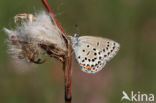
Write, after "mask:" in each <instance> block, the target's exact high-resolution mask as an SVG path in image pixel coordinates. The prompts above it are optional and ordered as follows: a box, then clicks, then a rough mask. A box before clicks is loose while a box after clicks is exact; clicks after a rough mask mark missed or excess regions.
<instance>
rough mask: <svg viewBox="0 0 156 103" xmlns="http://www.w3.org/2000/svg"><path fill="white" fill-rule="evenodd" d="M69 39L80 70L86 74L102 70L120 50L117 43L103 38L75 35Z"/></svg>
mask: <svg viewBox="0 0 156 103" xmlns="http://www.w3.org/2000/svg"><path fill="white" fill-rule="evenodd" d="M70 38H71V42H72V48H73V51H74V53H75V57H76V60H77V62H78V63H79V64H80V67H81V70H82V71H83V72H86V73H96V72H99V71H100V70H102V69H103V68H104V66H105V65H106V63H107V62H108V61H110V60H111V59H112V58H113V57H114V56H115V55H116V54H117V52H118V51H119V49H120V44H119V43H117V42H115V41H113V40H110V39H107V38H103V37H95V36H79V35H78V34H75V35H74V36H73V37H70Z"/></svg>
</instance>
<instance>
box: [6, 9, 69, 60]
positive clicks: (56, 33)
mask: <svg viewBox="0 0 156 103" xmlns="http://www.w3.org/2000/svg"><path fill="white" fill-rule="evenodd" d="M35 16H36V18H35V20H34V21H31V20H30V21H31V22H30V21H27V20H25V21H21V25H19V26H17V27H16V29H15V30H9V29H7V28H4V32H5V33H6V34H7V35H8V37H9V39H8V47H9V50H8V51H9V53H10V54H12V55H13V57H14V58H15V59H16V58H17V59H25V60H27V61H30V58H31V57H40V55H42V54H44V53H45V51H43V50H42V48H41V46H40V44H44V45H46V46H51V45H52V46H54V47H55V48H56V49H57V50H61V51H66V50H67V47H66V44H65V41H64V39H63V37H62V35H61V33H62V32H61V31H60V30H59V28H58V27H57V26H56V25H55V23H54V22H53V21H52V20H51V18H50V16H49V15H48V14H47V13H45V12H44V11H42V12H40V13H38V14H36V15H35ZM28 19H31V18H28Z"/></svg>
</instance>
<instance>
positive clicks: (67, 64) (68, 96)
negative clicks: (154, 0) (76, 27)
mask: <svg viewBox="0 0 156 103" xmlns="http://www.w3.org/2000/svg"><path fill="white" fill-rule="evenodd" d="M41 1H42V4H43V5H44V7H45V8H46V10H47V11H48V12H49V15H50V16H51V19H52V20H53V21H54V23H55V24H56V25H57V26H58V28H59V29H60V31H61V32H62V36H63V37H64V40H65V42H66V46H67V48H68V50H67V56H66V55H65V56H64V62H63V70H64V79H65V103H71V100H72V90H71V78H72V48H71V42H70V40H69V38H68V37H67V35H66V33H65V31H64V30H63V28H62V26H61V25H60V23H59V21H58V20H57V18H56V17H55V14H54V13H53V11H52V9H51V8H50V6H49V5H48V3H47V1H46V0H41Z"/></svg>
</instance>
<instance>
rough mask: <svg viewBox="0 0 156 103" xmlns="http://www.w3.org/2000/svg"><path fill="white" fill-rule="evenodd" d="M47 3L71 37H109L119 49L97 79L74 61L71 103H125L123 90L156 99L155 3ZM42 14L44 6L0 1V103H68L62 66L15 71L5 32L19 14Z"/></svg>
mask: <svg viewBox="0 0 156 103" xmlns="http://www.w3.org/2000/svg"><path fill="white" fill-rule="evenodd" d="M47 1H48V3H49V4H50V6H51V7H52V9H53V10H54V12H55V14H56V16H57V18H58V19H59V21H60V22H61V24H62V26H63V27H64V29H65V31H66V32H67V33H68V34H70V35H73V34H74V33H79V34H80V35H94V36H102V37H107V38H111V39H113V40H115V41H117V42H119V43H120V45H121V49H120V51H119V53H118V55H117V56H115V58H114V59H113V60H112V61H111V62H109V63H108V64H107V65H106V67H105V69H104V70H102V71H101V72H99V73H96V74H94V75H89V74H86V73H83V72H82V71H81V70H80V68H79V66H78V64H77V63H76V62H75V60H73V67H74V68H73V78H72V93H73V103H126V102H127V101H126V100H125V101H122V102H121V97H122V91H123V90H125V91H126V92H127V93H128V94H130V92H131V91H134V92H137V91H140V92H141V93H147V94H149V93H153V94H155V95H156V74H155V73H156V59H155V58H156V0H47ZM43 9H44V8H43V5H42V4H41V2H40V0H0V103H64V75H63V71H62V70H61V68H62V65H61V63H59V61H57V60H55V59H52V60H49V61H48V62H47V63H45V64H42V65H37V66H35V67H33V68H31V69H30V68H25V67H24V66H22V65H15V64H14V63H13V61H12V60H11V58H10V55H8V53H7V44H6V42H5V41H6V39H7V36H6V35H5V34H4V32H3V31H2V28H3V27H7V28H14V27H15V24H14V22H13V17H14V16H15V15H16V14H19V13H35V12H38V11H39V10H43ZM75 25H78V29H77V28H75ZM155 102H156V101H155Z"/></svg>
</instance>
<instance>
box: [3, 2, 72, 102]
mask: <svg viewBox="0 0 156 103" xmlns="http://www.w3.org/2000/svg"><path fill="white" fill-rule="evenodd" d="M41 1H42V3H43V5H44V7H45V8H46V10H47V11H48V14H47V13H46V12H44V11H42V12H40V13H38V14H36V15H35V16H33V15H32V14H26V13H24V14H18V15H16V16H15V17H14V19H15V23H18V22H19V19H21V22H20V25H18V26H17V27H16V28H15V30H9V29H7V28H4V31H5V32H6V34H8V40H7V41H8V47H9V50H8V51H9V53H10V54H12V56H13V58H14V59H16V60H17V61H23V60H24V61H25V60H26V61H27V62H30V63H35V64H42V63H44V62H45V61H46V60H47V59H48V58H49V57H54V58H56V59H58V60H60V61H61V62H62V63H63V70H64V77H65V102H66V103H71V97H72V95H71V76H72V69H71V64H72V55H71V51H72V48H71V41H70V39H69V38H68V36H67V35H66V33H65V32H64V30H63V28H62V26H61V25H60V23H59V22H58V20H57V18H56V17H55V15H54V13H53V11H52V10H51V8H50V7H49V5H48V3H47V2H46V0H41ZM23 19H24V20H23ZM45 56H46V57H45Z"/></svg>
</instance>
